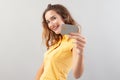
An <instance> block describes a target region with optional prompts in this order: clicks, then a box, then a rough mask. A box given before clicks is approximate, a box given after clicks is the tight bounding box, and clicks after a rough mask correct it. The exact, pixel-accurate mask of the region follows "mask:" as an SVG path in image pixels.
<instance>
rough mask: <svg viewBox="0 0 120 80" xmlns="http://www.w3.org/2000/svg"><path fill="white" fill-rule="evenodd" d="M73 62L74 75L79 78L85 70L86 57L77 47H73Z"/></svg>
mask: <svg viewBox="0 0 120 80" xmlns="http://www.w3.org/2000/svg"><path fill="white" fill-rule="evenodd" d="M72 52H73V63H72V65H73V66H72V71H73V75H74V77H75V78H76V79H77V78H79V77H80V76H81V75H82V73H83V70H84V57H83V52H82V54H79V53H78V52H77V50H76V49H75V48H73V51H72Z"/></svg>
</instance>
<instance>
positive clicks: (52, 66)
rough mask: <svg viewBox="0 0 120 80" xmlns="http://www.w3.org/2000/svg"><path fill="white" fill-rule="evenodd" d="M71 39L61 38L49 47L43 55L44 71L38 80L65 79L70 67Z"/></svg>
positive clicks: (65, 36)
mask: <svg viewBox="0 0 120 80" xmlns="http://www.w3.org/2000/svg"><path fill="white" fill-rule="evenodd" d="M72 41H73V39H69V38H68V35H64V36H63V39H62V40H61V41H59V42H58V43H57V44H55V45H53V46H51V47H50V49H49V50H48V51H47V52H46V53H45V55H44V72H43V74H42V75H41V77H40V80H66V79H67V75H68V73H69V71H70V69H71V67H72V51H71V49H72V48H73V43H72Z"/></svg>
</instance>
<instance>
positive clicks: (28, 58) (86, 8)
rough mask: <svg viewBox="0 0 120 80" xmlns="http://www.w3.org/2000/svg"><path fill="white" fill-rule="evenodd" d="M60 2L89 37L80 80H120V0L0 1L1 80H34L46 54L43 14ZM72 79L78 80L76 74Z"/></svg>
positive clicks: (69, 76) (69, 79) (70, 76)
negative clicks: (42, 23)
mask: <svg viewBox="0 0 120 80" xmlns="http://www.w3.org/2000/svg"><path fill="white" fill-rule="evenodd" d="M49 3H51V4H55V3H60V4H63V5H64V6H66V7H67V8H68V10H69V11H70V12H71V14H72V16H73V17H74V19H75V20H76V21H77V22H78V23H79V24H81V25H82V34H83V35H84V36H86V38H87V45H86V48H85V70H84V73H83V75H82V77H81V78H80V80H120V62H119V61H120V0H0V80H34V78H35V75H36V72H37V70H38V68H39V67H40V65H41V62H42V60H43V54H44V52H45V51H46V49H45V46H44V44H42V42H41V41H42V39H41V33H42V26H41V21H42V18H41V17H42V13H43V11H44V9H45V8H46V7H47V4H49ZM68 80H75V79H74V78H73V76H72V73H71V72H70V74H69V75H68Z"/></svg>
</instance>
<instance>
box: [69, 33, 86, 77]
mask: <svg viewBox="0 0 120 80" xmlns="http://www.w3.org/2000/svg"><path fill="white" fill-rule="evenodd" d="M69 37H70V38H71V39H74V40H73V41H74V42H73V43H74V46H73V49H72V51H73V65H72V70H73V75H74V77H75V78H76V79H78V78H79V77H80V76H81V75H82V73H83V70H84V57H83V54H84V48H85V44H86V39H85V37H83V36H82V35H81V34H80V33H70V35H69Z"/></svg>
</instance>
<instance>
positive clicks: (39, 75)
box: [35, 63, 44, 80]
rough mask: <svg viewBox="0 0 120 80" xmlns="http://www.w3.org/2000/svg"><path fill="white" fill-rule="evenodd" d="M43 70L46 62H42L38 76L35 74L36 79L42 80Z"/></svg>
mask: <svg viewBox="0 0 120 80" xmlns="http://www.w3.org/2000/svg"><path fill="white" fill-rule="evenodd" d="M43 71H44V64H43V63H42V64H41V66H40V68H39V70H38V72H37V74H36V76H35V80H40V77H41V75H42V73H43Z"/></svg>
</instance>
